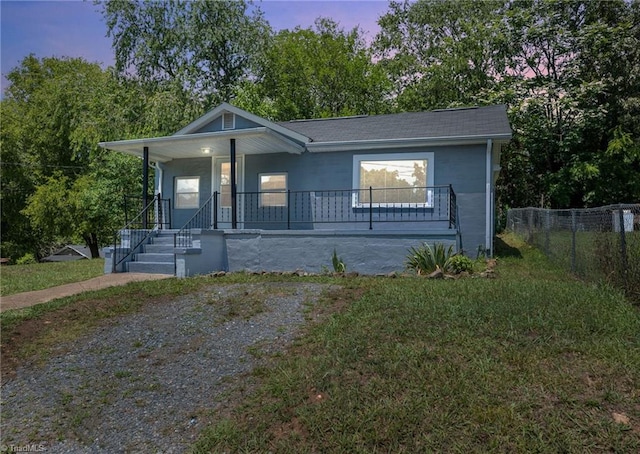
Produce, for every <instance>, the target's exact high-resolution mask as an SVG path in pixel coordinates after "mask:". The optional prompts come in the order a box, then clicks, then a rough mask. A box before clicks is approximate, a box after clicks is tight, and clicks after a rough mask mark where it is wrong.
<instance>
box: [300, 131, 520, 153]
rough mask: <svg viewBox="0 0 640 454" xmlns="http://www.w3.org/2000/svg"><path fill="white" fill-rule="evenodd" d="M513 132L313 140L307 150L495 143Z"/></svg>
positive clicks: (506, 140) (317, 151) (322, 151)
mask: <svg viewBox="0 0 640 454" xmlns="http://www.w3.org/2000/svg"><path fill="white" fill-rule="evenodd" d="M511 136H512V135H511V133H510V132H509V133H502V134H491V135H477V136H451V137H415V138H404V139H374V140H348V141H336V142H312V143H308V144H307V145H306V146H307V150H308V151H309V152H310V153H326V152H335V151H352V150H362V149H366V150H381V149H389V148H410V147H420V146H430V147H433V146H439V145H449V146H450V145H473V144H482V143H486V142H487V140H490V139H491V140H493V141H494V143H504V142H508V141H509V140H510V139H511Z"/></svg>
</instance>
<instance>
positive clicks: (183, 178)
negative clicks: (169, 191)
mask: <svg viewBox="0 0 640 454" xmlns="http://www.w3.org/2000/svg"><path fill="white" fill-rule="evenodd" d="M180 179H182V180H188V179H197V180H198V192H197V196H198V197H197V202H196V206H187V207H184V206H178V194H179V193H178V180H180ZM180 194H193V193H192V192H181V193H180ZM173 196H174V199H175V202H174V208H175V209H176V210H194V209H196V210H197V209H198V208H200V176H198V175H193V176H179V177H175V178H174V181H173Z"/></svg>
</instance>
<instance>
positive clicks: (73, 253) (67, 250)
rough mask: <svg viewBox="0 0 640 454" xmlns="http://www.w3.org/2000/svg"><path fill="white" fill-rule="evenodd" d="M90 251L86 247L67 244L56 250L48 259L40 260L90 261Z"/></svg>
mask: <svg viewBox="0 0 640 454" xmlns="http://www.w3.org/2000/svg"><path fill="white" fill-rule="evenodd" d="M90 258H91V251H90V250H89V248H88V247H86V246H81V245H77V244H68V245H66V246H65V247H63V248H61V249H59V250H57V251H56V252H54V253H53V254H51V255H50V256H48V257H45V258H43V259H42V261H43V262H72V261H74V260H83V259H90Z"/></svg>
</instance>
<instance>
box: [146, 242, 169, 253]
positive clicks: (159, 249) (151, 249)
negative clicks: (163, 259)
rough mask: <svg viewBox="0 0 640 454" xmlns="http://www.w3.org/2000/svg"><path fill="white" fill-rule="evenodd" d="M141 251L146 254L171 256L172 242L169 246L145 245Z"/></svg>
mask: <svg viewBox="0 0 640 454" xmlns="http://www.w3.org/2000/svg"><path fill="white" fill-rule="evenodd" d="M143 249H144V252H145V253H147V254H162V253H165V254H173V241H172V242H171V243H170V244H162V243H161V244H145V245H144V247H143Z"/></svg>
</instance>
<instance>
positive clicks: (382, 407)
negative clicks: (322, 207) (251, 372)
mask: <svg viewBox="0 0 640 454" xmlns="http://www.w3.org/2000/svg"><path fill="white" fill-rule="evenodd" d="M516 241H517V240H515V239H514V238H507V242H508V243H510V244H511V246H514V245H515V246H516V247H517V248H518V251H516V250H514V249H513V248H511V249H510V251H511V254H510V255H512V257H505V258H500V259H499V265H498V274H499V277H498V278H497V279H493V280H485V279H461V280H457V281H441V280H440V281H430V280H423V279H363V280H362V281H361V291H362V295H361V296H360V297H359V298H357V299H355V300H353V301H351V302H350V304H348V306H347V307H346V308H344V309H343V310H342V311H340V312H336V313H334V314H333V315H332V316H330V318H328V319H327V320H326V321H325V322H323V323H322V324H319V325H318V326H315V327H314V328H312V329H311V331H310V332H309V333H308V335H307V336H305V337H304V338H303V339H301V340H300V341H299V342H298V344H297V345H296V346H295V348H294V349H293V350H292V351H291V352H290V353H289V354H288V355H286V356H283V357H281V358H279V359H278V360H277V361H276V362H275V363H274V365H273V367H270V368H267V369H263V370H260V371H258V372H257V374H258V375H259V376H261V377H262V378H263V380H264V386H262V388H260V389H259V391H258V392H257V393H256V394H255V395H254V396H253V397H252V398H250V399H248V400H246V401H244V402H243V403H242V405H240V406H239V407H237V409H236V410H235V411H233V412H231V414H229V415H227V416H225V417H224V418H221V419H220V420H219V422H218V423H217V424H215V425H213V426H211V427H210V428H208V429H207V430H206V431H205V433H204V434H203V435H202V437H201V439H200V440H199V442H198V444H197V445H196V446H195V447H194V449H193V451H194V452H197V453H201V452H276V453H297V452H361V453H375V452H380V453H382V452H385V453H388V452H393V453H401V452H411V453H413V452H483V453H484V452H576V453H578V452H580V453H583V452H603V451H608V452H610V451H614V452H629V453H631V452H640V314H639V311H638V309H637V308H636V307H633V306H632V305H631V304H629V303H628V302H627V301H626V300H625V299H624V298H623V296H622V295H621V294H620V293H619V292H618V291H615V290H612V289H608V288H602V287H596V286H591V285H589V284H585V283H583V282H579V281H576V280H574V279H572V278H570V277H569V276H568V275H567V274H566V273H565V272H563V271H560V270H559V269H557V268H555V267H553V266H552V265H550V264H549V262H548V261H547V260H546V259H545V258H544V257H543V256H542V254H541V253H539V252H538V251H536V250H533V249H531V248H529V247H528V246H526V245H524V244H522V243H516ZM518 254H521V257H517V255H518ZM513 255H515V256H516V257H514V256H513Z"/></svg>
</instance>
